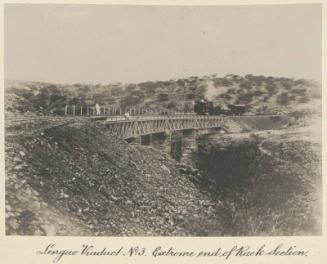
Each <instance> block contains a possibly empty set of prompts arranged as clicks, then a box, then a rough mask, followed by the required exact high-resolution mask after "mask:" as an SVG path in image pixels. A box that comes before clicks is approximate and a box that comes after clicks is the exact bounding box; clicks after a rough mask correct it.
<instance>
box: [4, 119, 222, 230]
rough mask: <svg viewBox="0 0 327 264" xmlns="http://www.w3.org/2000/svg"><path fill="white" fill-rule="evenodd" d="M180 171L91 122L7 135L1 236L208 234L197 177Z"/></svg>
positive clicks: (207, 209)
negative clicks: (4, 223)
mask: <svg viewBox="0 0 327 264" xmlns="http://www.w3.org/2000/svg"><path fill="white" fill-rule="evenodd" d="M181 167H183V166H181V165H179V164H177V163H176V162H175V161H174V160H173V159H171V158H170V157H169V156H168V155H166V154H163V153H160V152H159V151H157V150H155V149H152V148H150V147H143V146H130V145H128V144H127V143H126V142H125V141H123V140H117V139H115V138H113V137H112V136H110V135H108V134H107V133H106V130H105V128H104V127H102V126H101V125H98V124H95V123H90V122H88V121H86V122H75V123H72V124H66V125H61V126H56V127H52V128H49V127H48V128H46V129H45V130H43V131H41V132H40V129H38V130H36V131H35V132H34V131H28V132H27V131H26V133H18V134H10V135H8V136H7V137H6V233H7V234H8V235H14V234H19V235H22V234H24V235H89V234H91V235H207V234H208V233H210V234H213V231H212V230H219V228H218V226H219V221H217V219H216V217H215V216H214V213H213V206H214V204H213V202H212V201H211V200H210V198H209V196H208V195H207V194H206V193H205V192H201V191H199V189H198V188H197V187H196V186H195V184H194V181H195V176H194V175H196V172H193V175H191V174H192V171H191V170H189V173H186V172H187V170H188V169H187V168H186V169H185V166H184V167H183V169H181ZM180 171H182V172H183V173H181V172H180ZM206 223H207V224H206Z"/></svg>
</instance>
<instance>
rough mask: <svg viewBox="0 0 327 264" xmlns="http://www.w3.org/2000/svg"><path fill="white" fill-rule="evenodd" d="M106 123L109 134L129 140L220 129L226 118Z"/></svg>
mask: <svg viewBox="0 0 327 264" xmlns="http://www.w3.org/2000/svg"><path fill="white" fill-rule="evenodd" d="M104 123H105V125H106V126H107V127H108V130H109V133H111V134H113V135H116V136H119V137H121V138H124V139H127V138H133V137H138V136H142V135H147V134H154V133H160V132H171V131H177V130H186V129H208V128H219V127H222V125H223V123H224V118H223V117H222V116H191V117H189V116H183V117H180V116H176V117H174V116H170V117H163V116H160V117H152V118H151V117H147V118H146V119H131V120H120V121H110V120H106V121H104Z"/></svg>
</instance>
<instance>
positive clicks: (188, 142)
mask: <svg viewBox="0 0 327 264" xmlns="http://www.w3.org/2000/svg"><path fill="white" fill-rule="evenodd" d="M182 133H183V135H182V145H181V160H180V161H181V162H183V163H187V164H192V163H193V162H192V160H193V159H192V156H193V154H194V152H196V151H197V136H198V131H197V130H195V129H187V130H183V131H182Z"/></svg>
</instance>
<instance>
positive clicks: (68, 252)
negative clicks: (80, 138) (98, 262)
mask: <svg viewBox="0 0 327 264" xmlns="http://www.w3.org/2000/svg"><path fill="white" fill-rule="evenodd" d="M36 253H37V254H38V255H45V256H49V257H52V261H53V263H58V262H60V261H61V260H62V259H63V258H64V257H66V256H78V255H80V256H85V257H92V256H93V257H95V256H110V257H152V258H163V257H189V258H205V257H217V258H222V259H225V260H228V259H230V258H233V257H263V256H276V257H278V256H279V257H283V256H298V257H307V256H308V254H309V251H308V250H304V249H298V248H297V246H295V245H289V246H287V245H284V244H283V243H281V244H278V245H276V246H273V247H268V246H266V245H265V244H263V245H261V246H260V247H258V248H254V247H251V246H249V245H241V246H237V245H235V246H233V247H231V248H223V247H217V248H215V249H212V250H198V251H195V250H185V249H178V248H175V247H162V246H155V247H153V248H146V247H142V246H131V247H123V246H121V247H117V248H109V247H102V248H97V247H96V246H94V245H92V244H84V245H81V247H80V248H79V249H63V248H59V247H58V245H57V244H55V243H51V244H48V245H47V246H46V247H45V248H43V249H40V250H37V252H36Z"/></svg>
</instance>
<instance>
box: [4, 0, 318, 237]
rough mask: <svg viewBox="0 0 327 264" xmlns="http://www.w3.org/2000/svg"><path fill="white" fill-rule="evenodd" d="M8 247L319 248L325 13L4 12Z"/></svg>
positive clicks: (41, 8) (103, 8) (170, 9)
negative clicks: (152, 242) (160, 243)
mask: <svg viewBox="0 0 327 264" xmlns="http://www.w3.org/2000/svg"><path fill="white" fill-rule="evenodd" d="M4 82H5V83H4V115H5V118H4V121H5V122H4V133H5V134H4V135H5V142H4V144H5V147H4V148H5V164H4V167H5V212H4V214H5V234H6V236H82V237H84V236H85V237H90V236H91V237H100V236H106V237H124V236H131V237H147V236H149V237H159V236H160V237H162V236H169V237H245V236H247V237H249V236H269V237H270V236H322V225H323V223H322V132H321V131H322V6H321V4H314V3H312V4H265V5H220V6H219V5H212V6H210V5H187V6H182V5H168V6H167V5H107V4H5V5H4Z"/></svg>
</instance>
